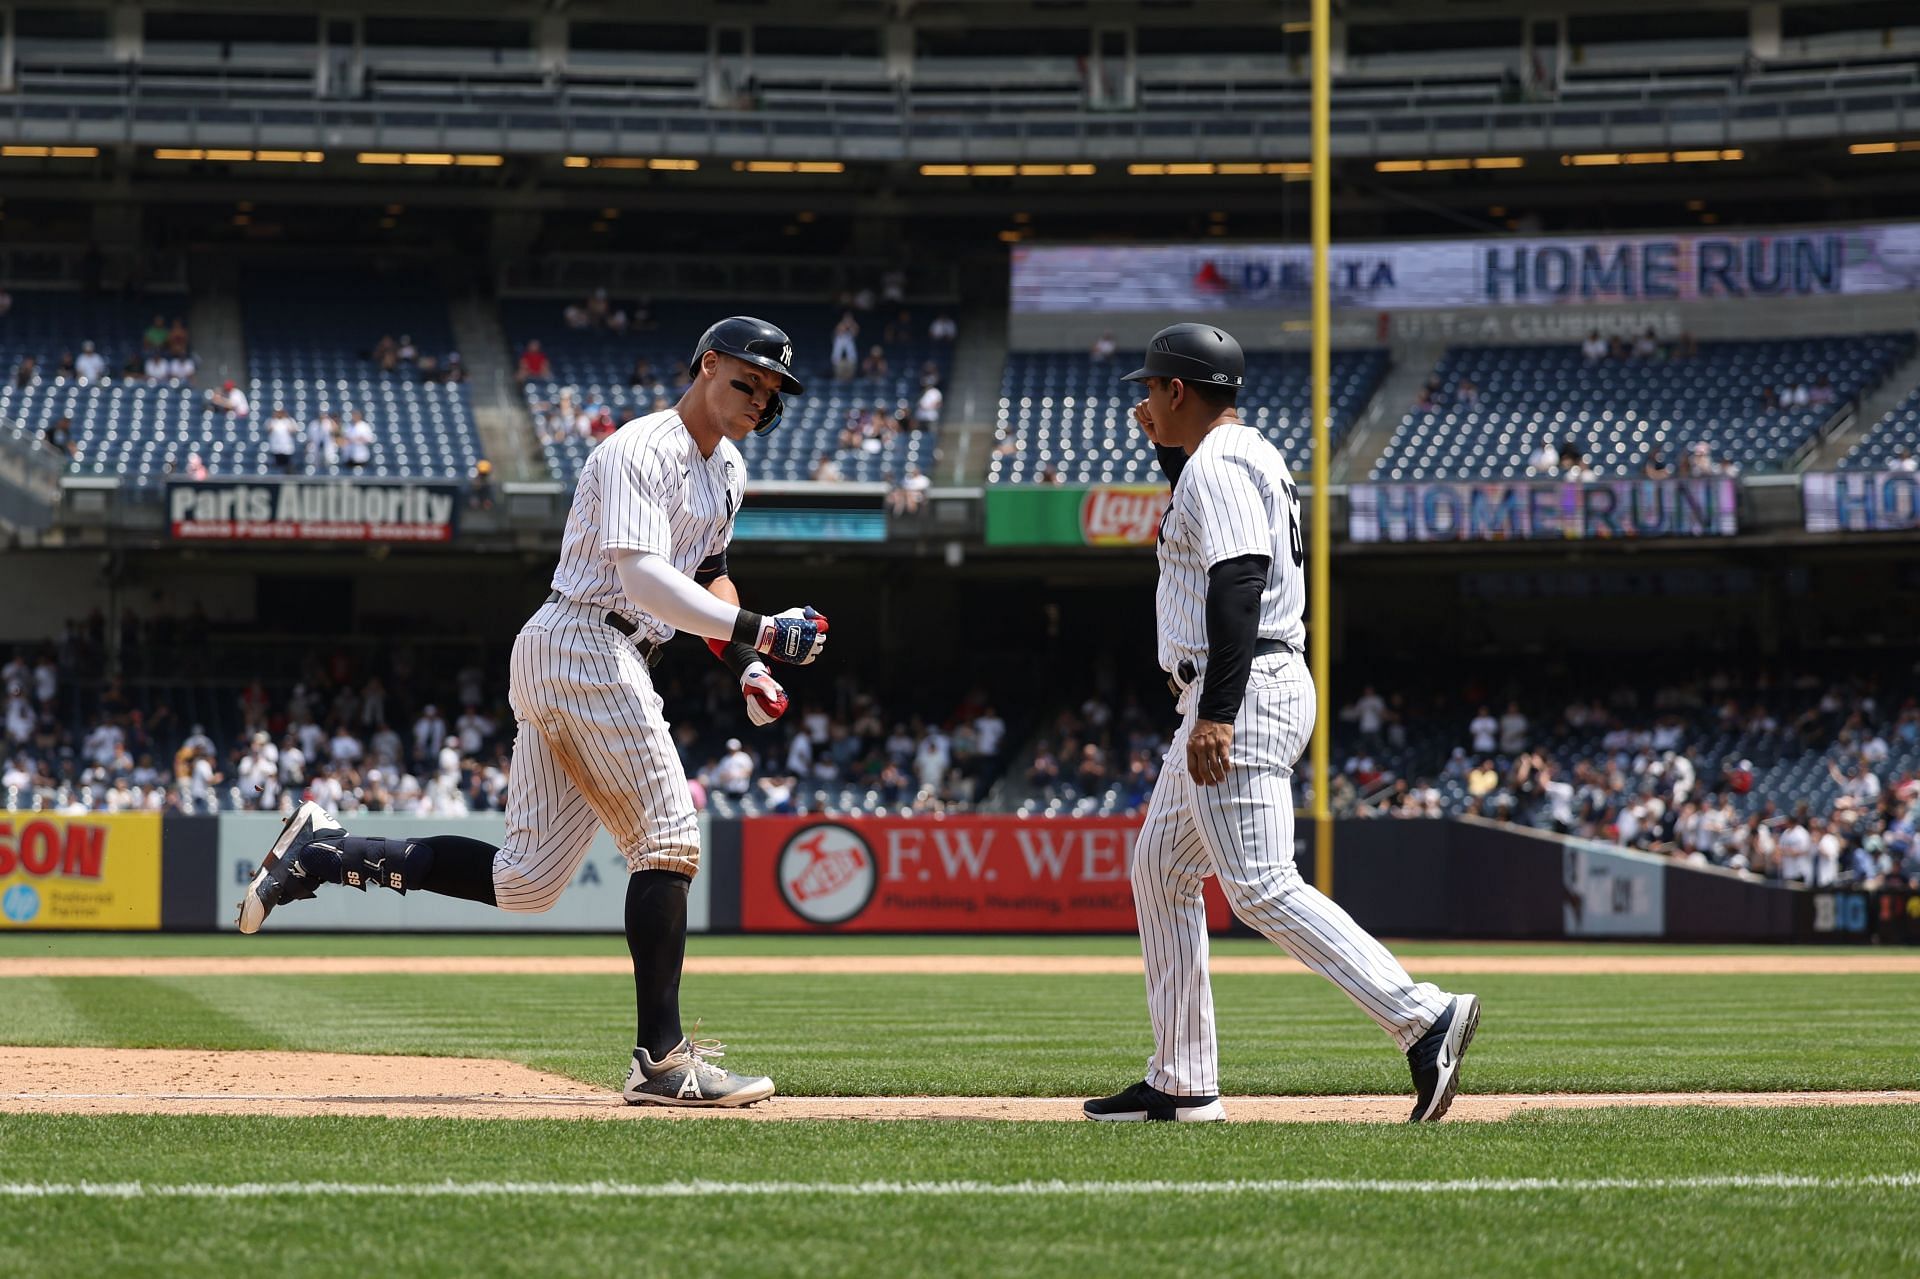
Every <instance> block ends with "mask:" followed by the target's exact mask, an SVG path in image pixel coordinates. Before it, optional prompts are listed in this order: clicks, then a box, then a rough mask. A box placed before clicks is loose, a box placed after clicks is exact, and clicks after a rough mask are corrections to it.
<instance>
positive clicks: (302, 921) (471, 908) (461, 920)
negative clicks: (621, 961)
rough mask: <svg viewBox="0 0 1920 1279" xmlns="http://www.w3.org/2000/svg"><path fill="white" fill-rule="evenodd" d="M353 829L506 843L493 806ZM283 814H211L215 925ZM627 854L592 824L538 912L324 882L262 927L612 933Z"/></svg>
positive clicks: (229, 925) (622, 912) (699, 884)
mask: <svg viewBox="0 0 1920 1279" xmlns="http://www.w3.org/2000/svg"><path fill="white" fill-rule="evenodd" d="M341 820H342V821H344V822H345V823H346V825H347V828H348V829H349V830H350V831H352V832H353V833H354V834H356V835H385V836H400V837H403V838H404V837H405V836H408V835H465V836H466V837H467V838H469V839H478V840H484V841H485V842H487V843H489V844H494V845H499V844H502V843H505V842H506V838H507V823H506V819H505V818H504V817H503V816H501V815H500V814H499V813H474V814H471V815H469V816H466V817H420V816H415V815H411V814H402V813H355V814H353V815H352V816H351V817H344V816H343V817H342V819H341ZM281 821H282V819H281V818H280V817H279V816H277V815H276V814H273V813H222V814H221V815H220V856H219V863H218V866H219V870H218V873H217V874H216V875H215V876H214V896H215V898H216V899H217V900H216V903H215V904H216V908H217V913H216V915H215V918H216V919H218V920H219V922H220V927H222V928H224V929H228V930H231V929H233V928H234V926H235V923H234V915H235V911H234V903H236V902H238V901H239V900H240V894H241V893H243V892H245V891H246V887H247V884H248V882H249V881H251V880H252V879H253V874H254V871H255V870H257V869H258V868H259V863H260V854H261V853H262V852H264V851H266V849H268V848H270V847H271V846H272V845H273V841H274V839H275V837H276V836H278V835H279V833H280V825H281ZM700 844H701V847H703V848H705V847H707V846H708V839H707V818H706V816H705V815H704V814H702V815H701V818H700ZM708 889H709V876H707V875H696V876H694V879H693V887H692V889H691V891H690V894H689V896H688V899H687V930H688V931H689V932H696V933H702V932H705V931H706V930H707V920H708V907H707V903H708V900H709V892H708ZM626 905H627V860H626V858H624V857H622V856H621V855H620V854H619V852H618V851H617V850H616V849H615V848H614V846H613V837H612V836H611V835H608V834H607V832H606V831H604V830H597V831H595V833H594V836H593V842H592V843H591V844H589V845H588V846H587V855H586V856H585V857H584V858H582V859H581V861H580V867H579V869H578V870H576V871H574V874H573V883H572V884H570V885H569V886H568V887H567V890H566V891H565V892H564V893H562V894H560V900H559V901H557V902H555V903H554V905H553V907H552V909H550V910H545V911H541V912H539V913H537V914H535V913H527V912H521V911H510V910H500V909H498V908H496V907H493V906H485V905H482V904H481V903H479V902H470V901H462V900H461V899H459V898H457V897H442V896H441V895H439V894H438V893H408V894H407V895H406V896H404V897H403V896H401V895H400V894H399V893H394V892H388V891H387V890H385V889H381V888H369V889H368V890H366V891H365V892H360V891H358V890H357V889H352V888H347V887H345V886H344V885H333V886H330V887H327V888H323V889H321V890H320V895H319V896H317V897H315V898H313V899H312V900H311V901H303V902H298V903H295V904H294V905H291V906H288V907H286V908H285V910H284V911H275V912H274V914H273V917H272V919H270V920H269V921H268V923H267V928H268V930H273V929H282V928H284V929H289V930H297V931H301V932H385V931H396V932H405V931H412V930H418V931H422V932H443V933H451V932H459V933H505V932H542V933H553V932H579V933H619V932H623V931H625V929H626Z"/></svg>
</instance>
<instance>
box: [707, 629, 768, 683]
mask: <svg viewBox="0 0 1920 1279" xmlns="http://www.w3.org/2000/svg"><path fill="white" fill-rule="evenodd" d="M707 647H708V648H710V649H712V650H713V655H714V656H715V657H717V658H719V659H720V662H721V664H722V665H724V666H725V667H726V668H727V669H728V670H730V671H732V672H733V677H734V678H735V679H739V678H740V677H741V676H743V675H745V674H746V673H747V667H749V666H751V665H752V664H753V663H755V662H757V661H760V654H759V652H758V650H756V649H755V648H754V647H753V645H751V644H742V643H740V642H738V641H737V640H735V641H728V640H717V639H710V640H708V641H707Z"/></svg>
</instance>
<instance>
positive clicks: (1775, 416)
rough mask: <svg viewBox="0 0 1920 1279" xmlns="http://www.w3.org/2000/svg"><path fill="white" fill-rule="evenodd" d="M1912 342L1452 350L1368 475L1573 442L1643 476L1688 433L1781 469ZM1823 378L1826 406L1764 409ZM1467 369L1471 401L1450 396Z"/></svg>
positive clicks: (1470, 463)
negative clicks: (1772, 398) (1615, 353)
mask: <svg viewBox="0 0 1920 1279" xmlns="http://www.w3.org/2000/svg"><path fill="white" fill-rule="evenodd" d="M1913 349H1914V335H1913V334H1911V333H1882V334H1870V335H1864V336H1855V337H1824V338H1794V339H1777V340H1771V341H1755V342H1702V343H1700V345H1699V353H1698V355H1696V356H1694V357H1692V358H1688V359H1676V360H1662V359H1653V360H1611V359H1610V360H1602V361H1599V362H1598V363H1589V362H1587V361H1586V360H1585V359H1584V358H1583V357H1582V355H1581V353H1580V350H1579V348H1578V347H1577V346H1488V347H1454V348H1452V349H1450V350H1448V351H1447V353H1446V354H1445V356H1443V357H1442V359H1441V360H1440V363H1439V365H1438V367H1437V368H1436V369H1435V374H1436V376H1437V377H1438V378H1439V381H1440V386H1441V391H1440V393H1439V395H1438V396H1437V397H1436V398H1435V403H1434V406H1433V407H1432V408H1430V409H1424V410H1422V409H1413V410H1410V411H1409V412H1408V413H1407V415H1406V417H1405V418H1404V419H1403V420H1402V422H1401V424H1400V427H1399V429H1398V430H1397V431H1396V432H1395V434H1394V437H1393V440H1392V442H1391V443H1389V444H1388V446H1387V448H1386V451H1385V452H1384V453H1382V454H1381V456H1380V459H1379V460H1378V461H1377V462H1376V463H1375V464H1374V467H1373V474H1372V477H1373V478H1374V479H1376V480H1445V479H1467V478H1495V479H1516V478H1522V477H1525V476H1527V475H1528V474H1530V473H1531V471H1530V467H1531V459H1532V457H1533V455H1534V453H1535V452H1536V451H1537V450H1538V449H1539V448H1540V446H1541V445H1542V444H1543V443H1544V444H1548V445H1551V446H1553V447H1554V448H1555V449H1558V448H1559V447H1560V446H1561V445H1563V444H1566V443H1568V442H1571V443H1572V444H1573V445H1574V446H1575V447H1576V448H1578V449H1580V450H1581V451H1582V452H1583V453H1584V454H1585V456H1586V459H1587V462H1588V464H1589V465H1591V466H1593V467H1594V468H1595V469H1596V470H1598V471H1599V472H1600V474H1601V475H1603V476H1615V477H1619V476H1629V475H1637V474H1639V473H1640V471H1641V469H1642V468H1643V467H1644V465H1645V464H1646V462H1647V460H1648V458H1649V457H1651V456H1652V455H1653V453H1654V452H1655V451H1656V450H1658V451H1660V452H1661V453H1663V454H1664V455H1665V458H1666V460H1667V462H1668V463H1669V464H1672V463H1675V462H1676V461H1677V460H1678V458H1679V455H1680V454H1681V453H1682V452H1683V451H1685V450H1686V449H1688V448H1690V447H1691V446H1693V445H1694V444H1696V443H1705V444H1706V445H1707V446H1708V449H1709V451H1710V452H1711V453H1712V454H1713V456H1714V458H1715V459H1716V460H1721V459H1724V458H1731V459H1732V460H1733V461H1734V462H1735V463H1737V464H1738V465H1739V467H1740V469H1741V470H1742V471H1743V472H1756V471H1775V470H1779V469H1781V468H1782V467H1783V466H1784V465H1785V464H1786V463H1787V462H1789V461H1790V460H1791V458H1792V457H1793V455H1794V453H1795V452H1796V451H1797V450H1799V449H1800V448H1801V446H1803V445H1805V444H1806V443H1807V442H1808V441H1809V440H1811V439H1812V438H1813V436H1814V434H1815V432H1816V431H1818V430H1819V428H1820V427H1821V425H1822V424H1823V423H1825V422H1826V421H1827V419H1829V418H1830V417H1831V416H1832V415H1833V414H1834V413H1835V412H1837V411H1838V410H1839V408H1840V406H1841V405H1843V404H1845V403H1846V402H1847V401H1848V400H1850V399H1852V398H1854V397H1855V396H1858V395H1862V394H1865V393H1866V392H1868V391H1871V390H1872V389H1873V388H1874V387H1876V386H1878V385H1879V384H1880V382H1881V381H1882V380H1883V379H1885V377H1886V376H1887V374H1888V373H1889V372H1890V371H1891V370H1892V369H1893V368H1894V367H1895V366H1896V365H1898V364H1900V363H1901V362H1902V361H1904V360H1905V359H1907V358H1908V357H1909V356H1910V355H1912V353H1913ZM1823 375H1824V376H1825V377H1827V378H1829V379H1831V381H1832V384H1833V388H1834V392H1835V399H1834V402H1833V403H1832V404H1831V405H1828V406H1825V407H1816V406H1809V407H1802V408H1793V409H1785V410H1782V409H1765V408H1763V406H1762V392H1763V390H1764V389H1766V388H1768V387H1774V388H1778V387H1782V386H1788V385H1796V384H1797V385H1809V386H1810V385H1812V384H1813V383H1814V381H1815V380H1816V379H1818V378H1819V377H1821V376H1823ZM1463 378H1465V379H1467V380H1469V381H1471V382H1472V383H1473V384H1474V386H1475V387H1476V388H1477V390H1478V397H1477V399H1473V400H1470V401H1469V400H1467V399H1463V398H1462V397H1461V396H1460V395H1459V394H1458V387H1459V383H1460V381H1461V379H1463Z"/></svg>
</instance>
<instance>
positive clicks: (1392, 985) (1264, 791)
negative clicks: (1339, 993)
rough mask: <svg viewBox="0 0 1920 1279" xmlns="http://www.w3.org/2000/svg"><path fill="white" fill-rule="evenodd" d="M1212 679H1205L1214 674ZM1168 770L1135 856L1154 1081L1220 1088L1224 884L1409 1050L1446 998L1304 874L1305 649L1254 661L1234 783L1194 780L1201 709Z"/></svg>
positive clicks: (1247, 912) (1308, 711)
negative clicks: (1193, 750) (1212, 896)
mask: <svg viewBox="0 0 1920 1279" xmlns="http://www.w3.org/2000/svg"><path fill="white" fill-rule="evenodd" d="M1203 678H1204V677H1203ZM1199 689H1200V684H1199V683H1198V682H1196V683H1195V684H1194V685H1193V686H1192V687H1190V688H1189V689H1188V690H1187V691H1186V693H1185V695H1184V696H1183V697H1182V698H1181V702H1180V709H1181V711H1182V712H1183V713H1184V716H1185V718H1184V719H1183V720H1182V721H1181V724H1180V729H1179V731H1178V732H1177V733H1175V734H1174V738H1173V744H1172V745H1171V746H1170V747H1168V748H1167V756H1166V761H1165V763H1164V765H1163V766H1162V768H1161V770H1160V780H1159V781H1158V782H1157V783H1155V785H1154V788H1153V798H1152V800H1151V801H1150V802H1149V804H1148V807H1147V820H1146V824H1145V825H1144V826H1142V827H1141V830H1140V837H1139V841H1138V842H1137V843H1136V845H1135V846H1134V854H1133V897H1134V903H1135V906H1136V909H1137V910H1138V912H1139V916H1140V947H1141V951H1142V954H1143V957H1144V959H1145V963H1146V972H1147V1006H1148V1008H1149V1010H1150V1012H1151V1014H1152V1017H1153V1056H1152V1057H1151V1058H1149V1059H1148V1061H1147V1082H1148V1083H1149V1084H1152V1085H1153V1086H1154V1087H1155V1088H1158V1089H1160V1090H1161V1091H1162V1092H1166V1093H1172V1094H1173V1095H1175V1096H1188V1097H1193V1096H1207V1095H1212V1094H1217V1093H1219V1091H1220V1054H1219V1044H1218V1041H1217V1039H1216V1037H1215V1033H1214V1024H1213V988H1212V985H1211V983H1210V982H1209V981H1208V977H1207V915H1206V906H1205V904H1204V902H1203V901H1202V899H1201V895H1200V882H1201V880H1202V879H1204V878H1205V877H1206V876H1208V875H1217V876H1219V879H1220V887H1221V888H1222V889H1223V890H1224V891H1225V893H1226V897H1227V900H1228V902H1230V903H1231V904H1232V906H1233V910H1234V913H1235V914H1236V915H1238V916H1239V917H1240V918H1241V919H1243V920H1245V921H1246V922H1247V923H1248V924H1250V925H1252V926H1253V927H1254V928H1257V929H1259V930H1260V932H1261V933H1262V934H1264V935H1265V936H1266V938H1267V939H1268V940H1269V941H1272V942H1275V943H1277V944H1278V945H1279V946H1281V947H1283V948H1284V949H1285V950H1286V951H1287V953H1289V954H1291V955H1292V956H1293V957H1294V958H1295V959H1298V960H1299V961H1300V962H1301V963H1303V964H1305V965H1306V966H1307V967H1308V968H1311V969H1312V970H1313V971H1314V972H1317V973H1319V974H1320V975H1321V976H1322V977H1325V978H1327V979H1328V980H1330V981H1332V982H1333V983H1334V984H1335V985H1337V986H1339V987H1340V988H1341V989H1342V990H1344V991H1346V992H1347V995H1348V996H1349V997H1350V998H1351V999H1352V1000H1353V1002H1354V1003H1356V1004H1358V1005H1360V1007H1361V1008H1362V1009H1363V1010H1365V1012H1366V1013H1367V1015H1368V1016H1369V1017H1372V1018H1373V1020H1374V1021H1375V1022H1377V1023H1379V1025H1380V1028H1381V1029H1382V1030H1384V1031H1386V1032H1387V1033H1388V1034H1389V1035H1391V1036H1393V1039H1394V1042H1395V1043H1397V1044H1398V1045H1399V1046H1400V1048H1401V1050H1402V1051H1403V1052H1404V1051H1405V1050H1406V1049H1407V1048H1409V1047H1411V1046H1412V1044H1413V1042H1414V1041H1415V1040H1417V1039H1419V1038H1420V1036H1421V1035H1422V1034H1424V1033H1425V1032H1426V1030H1427V1028H1428V1027H1429V1026H1431V1025H1432V1024H1433V1021H1434V1019H1435V1018H1436V1017H1438V1016H1439V1015H1440V1014H1441V1013H1442V1012H1444V1011H1446V1007H1447V1001H1448V998H1449V996H1448V995H1446V994H1445V993H1443V992H1442V991H1441V990H1440V989H1439V988H1438V987H1436V986H1434V985H1433V984H1432V983H1430V982H1416V981H1414V980H1413V978H1412V977H1410V976H1408V975H1407V970H1406V969H1404V968H1402V967H1401V966H1400V961H1398V960H1397V959H1395V958H1394V957H1393V955H1392V953H1391V952H1389V951H1388V950H1387V948H1386V947H1385V946H1382V945H1381V944H1380V943H1379V942H1377V941H1375V940H1374V939H1373V938H1372V937H1371V936H1369V935H1368V933H1367V932H1366V930H1364V929H1362V928H1361V927H1360V925H1358V924H1356V923H1355V922H1354V921H1353V917H1352V916H1350V915H1348V914H1347V912H1346V911H1344V910H1342V909H1341V908H1340V907H1339V906H1337V905H1335V904H1334V903H1333V902H1332V901H1330V900H1329V899H1328V898H1326V897H1325V896H1323V895H1322V894H1321V893H1320V892H1319V891H1317V890H1316V889H1315V888H1314V887H1313V886H1312V885H1311V884H1309V883H1307V882H1306V881H1305V880H1303V879H1301V877H1300V872H1299V871H1298V870H1297V869H1295V867H1294V864H1293V792H1292V788H1291V785H1290V779H1291V778H1292V776H1293V762H1294V760H1296V759H1298V758H1299V757H1300V752H1301V750H1302V749H1304V748H1305V746H1306V741H1307V737H1308V735H1309V734H1310V733H1311V732H1312V730H1313V718H1314V696H1313V681H1312V679H1311V678H1310V677H1309V676H1308V674H1307V671H1306V668H1305V665H1304V664H1303V663H1302V661H1301V659H1300V658H1299V656H1298V655H1296V654H1291V653H1275V654H1271V655H1268V656H1264V657H1256V658H1255V659H1254V661H1253V670H1252V673H1251V674H1250V675H1249V677H1248V679H1247V694H1246V699H1245V700H1244V701H1243V702H1242V703H1241V705H1240V715H1239V718H1238V719H1237V720H1236V721H1235V722H1234V726H1233V750H1232V753H1231V755H1230V757H1229V763H1230V764H1231V768H1230V770H1229V771H1228V773H1227V777H1226V780H1225V781H1223V782H1220V783H1218V784H1217V785H1213V786H1199V785H1196V784H1195V783H1194V780H1193V778H1192V776H1191V775H1190V774H1189V773H1188V772H1187V736H1188V734H1189V732H1190V731H1191V730H1192V728H1193V720H1194V706H1195V704H1196V703H1197V702H1198V700H1199Z"/></svg>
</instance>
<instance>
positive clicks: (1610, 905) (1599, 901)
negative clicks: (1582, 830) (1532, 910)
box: [1560, 844, 1667, 937]
mask: <svg viewBox="0 0 1920 1279" xmlns="http://www.w3.org/2000/svg"><path fill="white" fill-rule="evenodd" d="M1561 871H1562V874H1563V876H1564V880H1565V890H1566V896H1565V898H1564V900H1563V901H1562V904H1561V907H1560V909H1561V914H1562V921H1563V924H1564V927H1565V930H1566V935H1567V936H1569V937H1660V936H1663V935H1665V933H1666V930H1667V906H1666V876H1667V862H1666V859H1664V858H1660V857H1652V856H1649V855H1647V854H1645V853H1630V852H1627V851H1625V850H1623V849H1615V848H1607V847H1604V846H1601V845H1596V844H1580V845H1575V844H1568V845H1567V846H1566V847H1565V848H1563V849H1562V850H1561Z"/></svg>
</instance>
